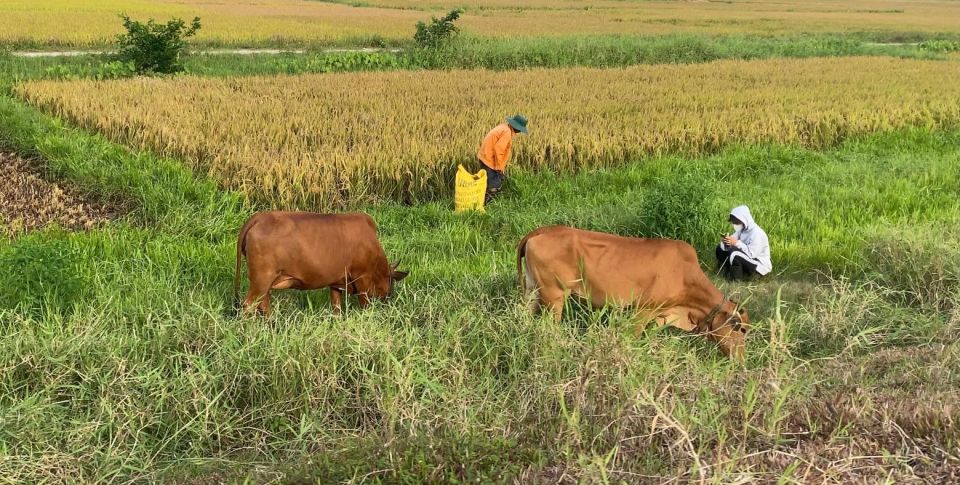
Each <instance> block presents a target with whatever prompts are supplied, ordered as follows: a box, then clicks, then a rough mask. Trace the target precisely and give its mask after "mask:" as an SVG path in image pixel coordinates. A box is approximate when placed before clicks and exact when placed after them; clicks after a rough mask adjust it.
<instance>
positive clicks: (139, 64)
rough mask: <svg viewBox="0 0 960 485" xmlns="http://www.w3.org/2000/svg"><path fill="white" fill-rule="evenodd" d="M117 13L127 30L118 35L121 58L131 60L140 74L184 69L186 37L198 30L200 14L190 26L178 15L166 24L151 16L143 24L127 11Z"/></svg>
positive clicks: (125, 60) (164, 72)
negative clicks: (132, 18)
mask: <svg viewBox="0 0 960 485" xmlns="http://www.w3.org/2000/svg"><path fill="white" fill-rule="evenodd" d="M120 17H121V18H122V19H123V27H124V28H125V29H126V30H127V33H126V34H122V35H119V36H117V43H118V44H119V53H118V57H119V59H120V60H121V61H123V62H132V63H133V65H134V67H135V68H136V70H137V73H139V74H152V73H159V74H171V73H175V72H180V71H183V64H181V57H182V56H183V52H184V51H185V50H186V48H187V41H186V38H187V37H192V36H193V35H195V34H196V33H197V31H198V30H200V17H195V18H194V19H193V22H191V23H190V25H189V26H187V24H186V23H185V22H184V21H183V20H181V19H172V20H170V21H169V22H167V23H166V24H158V23H156V22H155V21H154V20H153V19H150V20H149V21H147V23H145V24H144V23H142V22H137V21H136V20H131V19H130V17H127V16H126V15H121V16H120Z"/></svg>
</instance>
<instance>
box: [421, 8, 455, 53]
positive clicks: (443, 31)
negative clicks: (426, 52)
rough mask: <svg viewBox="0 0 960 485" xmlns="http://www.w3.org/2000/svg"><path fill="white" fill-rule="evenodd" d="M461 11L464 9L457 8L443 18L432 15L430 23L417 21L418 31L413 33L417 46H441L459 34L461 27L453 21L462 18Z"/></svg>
mask: <svg viewBox="0 0 960 485" xmlns="http://www.w3.org/2000/svg"><path fill="white" fill-rule="evenodd" d="M461 13H463V10H461V9H459V8H455V9H453V10H451V11H450V13H448V14H447V15H446V16H444V17H443V18H439V19H438V18H436V17H430V25H427V24H426V23H424V22H423V21H420V22H417V33H415V34H413V40H414V41H416V43H417V47H422V48H430V47H439V46H440V45H442V44H444V43H445V42H447V41H448V40H450V39H451V38H453V36H455V35H457V33H458V32H460V29H459V28H458V27H457V26H456V25H454V24H453V22H455V21H456V20H457V19H459V18H460V14H461Z"/></svg>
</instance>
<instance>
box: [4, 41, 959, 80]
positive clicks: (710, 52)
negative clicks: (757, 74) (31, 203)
mask: <svg viewBox="0 0 960 485" xmlns="http://www.w3.org/2000/svg"><path fill="white" fill-rule="evenodd" d="M860 55H877V56H897V57H907V58H923V59H931V58H940V57H942V54H939V53H937V52H933V51H930V50H925V49H921V48H919V47H917V46H913V45H877V44H872V43H870V42H868V41H865V40H861V39H859V38H857V37H854V36H845V35H820V36H818V35H799V36H784V37H761V36H698V35H689V34H683V35H669V36H655V37H652V36H648V37H640V36H594V37H573V36H569V37H557V38H519V39H505V40H496V39H485V38H479V37H469V36H465V37H463V38H460V39H458V40H457V41H456V42H454V43H452V44H451V45H449V46H447V47H444V48H441V49H436V50H416V49H411V48H409V46H408V49H407V50H405V51H403V52H389V51H387V52H376V53H356V52H346V53H323V52H318V51H311V52H308V53H304V54H280V55H194V56H190V57H188V58H187V59H186V61H185V68H186V72H187V73H188V74H197V75H206V76H237V75H256V74H302V73H316V72H336V71H361V70H390V69H458V68H486V69H496V70H510V69H522V68H531V67H568V66H590V67H620V66H629V65H635V64H662V63H700V62H710V61H714V60H718V59H767V58H777V57H823V56H860ZM109 63H110V57H109V56H105V55H89V56H78V57H66V58H31V59H26V58H15V57H12V56H10V55H4V54H3V53H2V52H0V79H3V80H4V83H0V87H3V88H4V89H8V88H7V87H6V86H7V85H9V83H10V82H14V81H16V80H19V79H36V78H41V77H42V78H75V77H110V76H111V75H114V74H115V72H116V71H115V70H114V69H111V68H110V64H109Z"/></svg>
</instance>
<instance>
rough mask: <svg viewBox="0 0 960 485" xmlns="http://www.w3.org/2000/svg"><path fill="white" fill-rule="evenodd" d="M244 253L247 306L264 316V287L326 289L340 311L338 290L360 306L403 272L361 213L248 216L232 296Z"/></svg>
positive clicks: (386, 292) (386, 290)
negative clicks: (247, 283) (256, 308)
mask: <svg viewBox="0 0 960 485" xmlns="http://www.w3.org/2000/svg"><path fill="white" fill-rule="evenodd" d="M243 256H246V257H247V270H248V275H249V279H250V291H249V292H247V297H246V298H245V299H244V300H243V308H244V309H245V310H248V309H250V308H251V307H252V305H254V304H257V307H258V308H259V310H260V311H261V312H262V313H263V314H264V315H269V314H270V290H282V289H286V288H295V289H298V290H315V289H318V288H330V303H331V304H332V305H333V309H334V311H335V312H337V313H338V314H340V313H342V302H343V292H344V291H346V292H347V293H348V294H352V295H357V296H358V299H359V302H360V306H361V307H364V306H366V305H367V304H368V303H369V302H370V300H371V299H374V298H377V299H386V298H388V297H389V296H390V295H391V294H392V293H393V284H394V282H395V281H400V280H402V279H403V278H404V277H406V276H407V273H406V272H403V271H397V266H398V265H399V263H398V264H395V265H390V264H389V263H388V262H387V257H386V255H385V254H384V252H383V247H382V246H380V241H379V240H378V239H377V226H376V224H375V223H374V222H373V219H372V218H370V216H368V215H366V214H314V213H311V212H281V211H270V212H260V213H257V214H254V215H253V216H252V217H250V219H248V220H247V222H246V224H244V225H243V228H242V229H240V235H239V236H238V237H237V269H236V273H235V274H234V278H233V294H234V299H235V300H236V298H237V297H238V291H237V290H238V288H239V285H240V263H241V259H242V258H243Z"/></svg>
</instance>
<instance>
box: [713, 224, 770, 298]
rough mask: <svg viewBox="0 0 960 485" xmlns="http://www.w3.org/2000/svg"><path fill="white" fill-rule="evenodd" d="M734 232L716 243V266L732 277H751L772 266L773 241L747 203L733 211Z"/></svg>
mask: <svg viewBox="0 0 960 485" xmlns="http://www.w3.org/2000/svg"><path fill="white" fill-rule="evenodd" d="M728 220H729V222H730V224H732V225H733V234H728V235H726V236H724V237H723V240H721V241H720V245H719V246H717V266H718V267H719V269H720V270H721V271H723V272H724V276H725V277H726V278H727V279H729V280H733V281H736V280H742V279H749V278H750V277H751V276H753V275H761V276H763V275H765V274H767V273H769V272H770V271H771V270H773V265H772V264H771V263H770V241H769V240H768V239H767V233H766V232H763V229H761V228H760V226H758V225H757V223H756V221H754V220H753V216H752V215H750V208H748V207H747V206H745V205H741V206H738V207H734V208H733V210H731V211H730V217H729V219H728Z"/></svg>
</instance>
